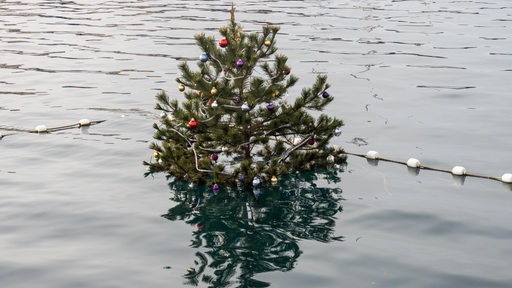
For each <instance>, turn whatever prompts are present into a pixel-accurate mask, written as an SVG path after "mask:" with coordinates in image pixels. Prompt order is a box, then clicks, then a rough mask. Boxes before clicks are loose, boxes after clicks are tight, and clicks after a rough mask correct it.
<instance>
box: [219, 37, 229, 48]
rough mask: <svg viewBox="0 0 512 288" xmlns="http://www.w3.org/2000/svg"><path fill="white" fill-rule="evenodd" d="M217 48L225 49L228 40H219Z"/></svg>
mask: <svg viewBox="0 0 512 288" xmlns="http://www.w3.org/2000/svg"><path fill="white" fill-rule="evenodd" d="M219 46H220V47H222V48H226V47H227V46H228V40H227V39H226V38H224V39H221V40H220V41H219Z"/></svg>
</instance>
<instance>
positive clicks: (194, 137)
mask: <svg viewBox="0 0 512 288" xmlns="http://www.w3.org/2000/svg"><path fill="white" fill-rule="evenodd" d="M278 31H279V27H277V26H272V25H265V26H263V27H262V31H261V32H254V33H246V32H244V30H243V29H242V27H241V26H240V24H238V23H237V22H236V21H235V9H234V7H232V8H231V20H230V22H229V25H228V26H226V27H222V28H221V29H220V30H219V32H220V35H221V36H222V38H221V39H220V40H216V39H215V38H214V37H213V36H207V35H205V34H198V35H196V36H195V40H196V43H197V45H198V46H199V47H200V49H201V50H202V53H201V54H200V56H199V58H198V60H197V70H193V69H191V68H190V66H189V65H188V63H186V62H184V63H181V64H179V66H178V67H179V70H180V71H181V76H180V77H178V78H177V79H176V80H177V82H178V89H177V90H178V91H179V92H177V93H183V94H184V97H185V100H184V101H182V102H181V103H180V102H179V101H178V100H177V99H171V98H170V97H169V96H168V95H167V93H165V92H163V91H162V92H160V93H158V95H157V101H158V102H157V104H156V107H155V108H156V109H157V110H160V111H161V119H160V123H159V124H157V123H155V124H154V125H153V127H154V129H155V130H156V131H155V135H154V138H155V139H156V140H157V142H154V143H152V144H151V149H153V150H154V158H155V159H154V161H151V162H144V164H145V165H148V166H149V172H160V171H166V172H168V173H170V174H171V175H172V176H174V177H175V178H176V179H177V180H185V181H188V182H190V183H193V184H210V185H211V186H212V187H215V188H217V190H218V188H219V185H229V186H234V185H244V186H258V185H264V184H265V183H272V184H275V183H276V182H277V181H278V179H279V177H280V176H282V175H285V174H288V173H291V172H301V171H304V170H311V169H315V168H317V167H327V168H329V167H334V165H336V163H339V162H342V161H344V160H345V154H344V151H343V150H342V149H341V148H340V147H339V146H335V145H329V141H330V139H331V138H332V137H333V136H339V134H341V130H340V129H341V128H340V127H341V126H342V125H343V122H342V120H340V119H337V118H335V117H330V116H327V115H325V114H320V112H321V111H323V110H324V108H325V107H326V106H327V105H328V104H329V103H331V102H332V100H333V99H334V98H333V97H332V96H331V95H330V94H329V92H328V91H327V90H328V88H329V84H328V83H327V77H326V76H325V75H318V76H317V78H316V82H315V83H314V84H313V86H312V87H311V88H305V89H303V90H302V92H301V94H300V95H298V96H297V97H295V99H294V103H293V104H288V103H287V102H286V101H285V98H286V97H287V95H288V90H289V89H290V88H291V87H292V86H294V85H295V84H296V83H297V80H298V78H297V77H295V76H294V75H292V74H291V69H290V67H289V66H288V65H287V60H288V58H287V57H286V56H285V55H283V54H278V53H277V47H276V36H277V33H278ZM314 111H317V113H316V114H317V115H316V117H314V116H313V115H311V114H310V113H311V112H314ZM318 111H320V112H318Z"/></svg>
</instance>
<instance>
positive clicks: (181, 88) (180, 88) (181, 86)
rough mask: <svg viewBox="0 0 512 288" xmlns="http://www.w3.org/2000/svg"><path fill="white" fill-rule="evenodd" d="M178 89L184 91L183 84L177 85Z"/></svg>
mask: <svg viewBox="0 0 512 288" xmlns="http://www.w3.org/2000/svg"><path fill="white" fill-rule="evenodd" d="M178 90H179V91H180V92H183V91H185V85H183V84H180V86H178Z"/></svg>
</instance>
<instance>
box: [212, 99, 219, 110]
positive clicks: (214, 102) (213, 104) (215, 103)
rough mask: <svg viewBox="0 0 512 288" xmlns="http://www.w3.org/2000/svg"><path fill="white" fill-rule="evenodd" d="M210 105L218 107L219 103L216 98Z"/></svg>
mask: <svg viewBox="0 0 512 288" xmlns="http://www.w3.org/2000/svg"><path fill="white" fill-rule="evenodd" d="M211 106H212V108H217V107H219V104H218V103H217V100H215V101H213V103H212V105H211Z"/></svg>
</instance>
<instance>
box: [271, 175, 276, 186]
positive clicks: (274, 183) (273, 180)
mask: <svg viewBox="0 0 512 288" xmlns="http://www.w3.org/2000/svg"><path fill="white" fill-rule="evenodd" d="M270 183H272V185H276V184H277V177H276V176H275V175H274V176H272V178H270Z"/></svg>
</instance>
